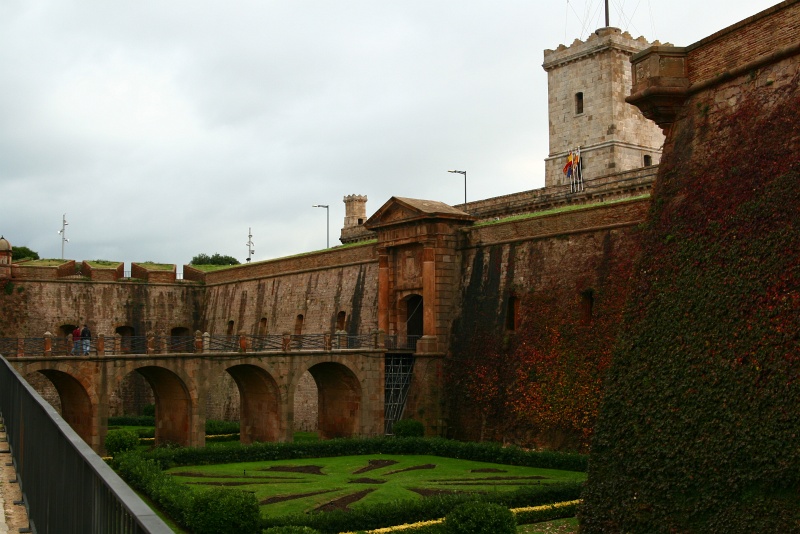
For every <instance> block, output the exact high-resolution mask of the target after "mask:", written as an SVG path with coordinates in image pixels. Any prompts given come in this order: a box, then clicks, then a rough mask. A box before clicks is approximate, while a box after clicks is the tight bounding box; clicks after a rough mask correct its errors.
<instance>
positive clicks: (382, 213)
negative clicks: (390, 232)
mask: <svg viewBox="0 0 800 534" xmlns="http://www.w3.org/2000/svg"><path fill="white" fill-rule="evenodd" d="M420 219H451V220H464V221H474V220H475V217H473V216H472V215H470V214H469V213H466V212H463V211H461V210H459V209H456V208H454V207H452V206H449V205H447V204H445V203H443V202H437V201H435V200H420V199H416V198H404V197H392V198H390V199H389V200H388V201H386V203H385V204H384V205H383V206H381V207H380V209H378V211H376V212H375V213H374V214H373V215H372V217H370V218H369V219H367V222H366V223H365V224H364V226H365V227H366V228H368V229H369V230H375V229H378V228H381V227H383V226H390V225H396V224H402V223H404V222H414V221H419V220H420Z"/></svg>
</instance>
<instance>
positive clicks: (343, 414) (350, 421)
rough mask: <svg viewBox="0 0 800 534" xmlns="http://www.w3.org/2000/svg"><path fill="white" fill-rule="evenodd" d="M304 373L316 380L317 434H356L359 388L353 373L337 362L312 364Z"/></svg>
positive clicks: (359, 420) (328, 436) (338, 435)
mask: <svg viewBox="0 0 800 534" xmlns="http://www.w3.org/2000/svg"><path fill="white" fill-rule="evenodd" d="M308 372H309V373H311V376H312V377H313V378H314V381H315V382H316V383H317V391H318V405H319V409H318V413H319V425H318V432H319V437H320V438H321V439H330V438H344V437H352V436H355V435H359V434H360V433H361V411H362V410H361V404H362V389H361V380H359V378H358V376H356V373H355V372H353V371H352V370H351V369H350V368H349V367H347V366H346V365H343V364H341V363H337V362H323V363H318V364H316V365H312V366H311V367H309V368H308Z"/></svg>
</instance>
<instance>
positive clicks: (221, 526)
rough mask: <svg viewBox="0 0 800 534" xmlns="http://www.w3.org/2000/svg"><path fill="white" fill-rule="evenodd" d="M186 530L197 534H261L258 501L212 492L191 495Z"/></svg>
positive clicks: (228, 492)
mask: <svg viewBox="0 0 800 534" xmlns="http://www.w3.org/2000/svg"><path fill="white" fill-rule="evenodd" d="M190 517H191V519H190V527H191V530H192V532H195V533H197V534H220V533H225V532H236V533H243V534H257V533H258V532H260V531H261V515H260V512H259V510H258V501H256V497H255V495H254V494H252V493H245V492H244V491H239V490H229V489H212V490H208V491H203V492H201V493H198V494H196V495H195V497H194V500H193V502H192V505H191V516H190Z"/></svg>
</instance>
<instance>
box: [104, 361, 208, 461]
mask: <svg viewBox="0 0 800 534" xmlns="http://www.w3.org/2000/svg"><path fill="white" fill-rule="evenodd" d="M133 371H135V372H137V373H139V374H140V375H142V376H143V377H144V378H145V380H147V383H148V384H150V388H151V389H152V390H153V397H154V399H155V405H156V432H155V444H156V445H161V444H164V443H175V444H177V445H181V446H184V447H194V446H202V445H203V443H204V438H205V434H204V433H202V434H203V435H200V436H198V435H197V434H198V431H196V429H195V427H196V426H197V425H196V423H197V417H198V415H197V395H196V394H194V395H193V394H192V393H193V391H194V388H192V389H190V388H189V386H188V385H187V383H188V380H186V378H185V377H181V376H180V375H178V374H177V373H176V372H174V371H172V370H170V369H167V368H165V367H158V366H154V365H145V366H142V367H137V368H135V369H133ZM122 378H123V377H120V383H121V379H122Z"/></svg>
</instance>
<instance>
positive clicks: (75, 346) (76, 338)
mask: <svg viewBox="0 0 800 534" xmlns="http://www.w3.org/2000/svg"><path fill="white" fill-rule="evenodd" d="M80 353H81V327H80V325H78V326H76V327H75V330H73V331H72V350H71V351H70V354H76V355H77V354H80Z"/></svg>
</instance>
